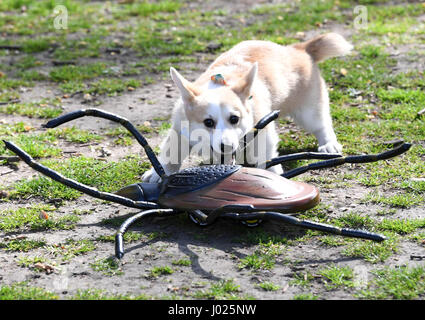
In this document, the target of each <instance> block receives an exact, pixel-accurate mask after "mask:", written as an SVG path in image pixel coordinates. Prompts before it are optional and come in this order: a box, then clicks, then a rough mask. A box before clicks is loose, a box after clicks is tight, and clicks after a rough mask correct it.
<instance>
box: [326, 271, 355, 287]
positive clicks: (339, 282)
mask: <svg viewBox="0 0 425 320" xmlns="http://www.w3.org/2000/svg"><path fill="white" fill-rule="evenodd" d="M319 274H320V275H321V276H322V277H323V280H324V282H325V287H326V288H327V289H336V288H340V287H342V288H350V287H353V286H354V282H353V277H354V273H353V270H352V269H351V268H350V267H341V266H336V265H332V266H329V267H327V268H324V269H322V270H320V271H319Z"/></svg>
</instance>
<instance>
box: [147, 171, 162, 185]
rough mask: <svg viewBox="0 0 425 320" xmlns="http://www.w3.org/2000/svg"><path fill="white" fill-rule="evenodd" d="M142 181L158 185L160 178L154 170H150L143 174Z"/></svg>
mask: <svg viewBox="0 0 425 320" xmlns="http://www.w3.org/2000/svg"><path fill="white" fill-rule="evenodd" d="M142 181H143V182H148V183H159V182H160V181H161V177H160V176H159V175H158V174H157V173H156V171H155V169H153V168H152V169H150V170H148V171H146V172H145V173H144V174H143V176H142Z"/></svg>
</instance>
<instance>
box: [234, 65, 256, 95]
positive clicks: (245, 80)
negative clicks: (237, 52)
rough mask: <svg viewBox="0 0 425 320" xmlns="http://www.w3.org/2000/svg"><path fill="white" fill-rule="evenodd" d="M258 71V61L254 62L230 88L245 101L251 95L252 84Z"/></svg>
mask: <svg viewBox="0 0 425 320" xmlns="http://www.w3.org/2000/svg"><path fill="white" fill-rule="evenodd" d="M257 73H258V62H255V63H254V64H253V65H252V67H251V70H249V72H248V73H247V74H246V75H244V76H243V77H242V78H241V79H240V80H239V81H238V82H237V83H236V84H235V85H234V86H233V87H232V90H233V91H234V92H235V93H236V94H237V95H238V96H239V97H240V98H241V100H242V101H245V100H246V99H248V98H249V97H250V96H251V88H252V84H253V83H254V81H255V78H256V77H257Z"/></svg>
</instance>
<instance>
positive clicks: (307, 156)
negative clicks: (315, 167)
mask: <svg viewBox="0 0 425 320" xmlns="http://www.w3.org/2000/svg"><path fill="white" fill-rule="evenodd" d="M341 157H342V155H341V154H339V153H322V152H300V153H293V154H286V155H283V156H280V157H276V158H273V159H271V160H268V161H266V163H265V168H266V169H268V168H270V167H273V166H275V165H278V164H281V163H284V162H288V161H293V160H311V159H320V160H323V159H335V158H341ZM260 168H262V166H260Z"/></svg>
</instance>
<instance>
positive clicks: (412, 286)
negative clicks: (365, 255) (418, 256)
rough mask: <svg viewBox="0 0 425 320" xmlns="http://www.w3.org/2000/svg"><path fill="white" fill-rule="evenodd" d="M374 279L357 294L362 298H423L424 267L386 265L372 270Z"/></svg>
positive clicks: (424, 290)
mask: <svg viewBox="0 0 425 320" xmlns="http://www.w3.org/2000/svg"><path fill="white" fill-rule="evenodd" d="M373 274H374V276H375V277H374V279H373V280H372V281H370V282H369V283H368V287H367V289H365V290H362V292H361V293H360V294H359V297H361V298H364V299H379V300H381V299H395V300H402V299H406V300H412V299H423V298H424V292H425V268H424V267H423V266H417V267H409V266H402V267H398V268H391V267H386V268H383V269H379V270H376V271H374V272H373Z"/></svg>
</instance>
